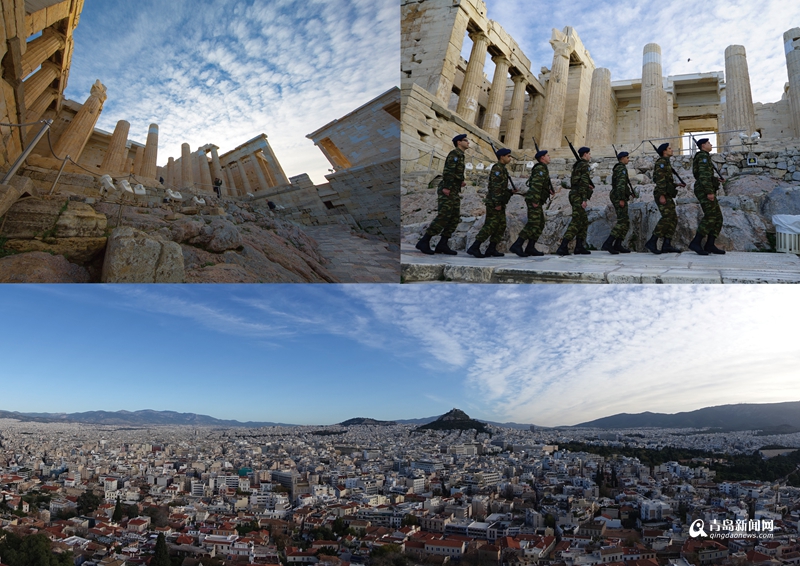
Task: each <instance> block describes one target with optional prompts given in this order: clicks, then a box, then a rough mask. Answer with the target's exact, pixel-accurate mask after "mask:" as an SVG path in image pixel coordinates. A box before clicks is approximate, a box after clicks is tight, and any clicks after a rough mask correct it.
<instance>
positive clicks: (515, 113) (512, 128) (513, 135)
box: [505, 75, 528, 150]
mask: <svg viewBox="0 0 800 566" xmlns="http://www.w3.org/2000/svg"><path fill="white" fill-rule="evenodd" d="M511 80H512V81H514V94H512V96H511V108H509V110H508V124H506V137H505V140H506V141H505V146H506V147H507V148H509V149H511V150H517V149H519V136H520V133H522V119H523V117H524V113H525V85H527V84H528V81H526V80H525V77H524V76H523V75H514V76H513V77H511Z"/></svg>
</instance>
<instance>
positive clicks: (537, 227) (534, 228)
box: [517, 201, 544, 242]
mask: <svg viewBox="0 0 800 566" xmlns="http://www.w3.org/2000/svg"><path fill="white" fill-rule="evenodd" d="M525 204H527V205H528V223H527V224H525V227H524V228H523V229H522V231H521V232H520V233H519V236H517V237H518V238H522V239H523V240H531V241H534V242H535V241H536V240H538V239H539V236H541V235H542V232H543V231H544V207H542V205H538V206H533V203H532V202H528V201H526V202H525Z"/></svg>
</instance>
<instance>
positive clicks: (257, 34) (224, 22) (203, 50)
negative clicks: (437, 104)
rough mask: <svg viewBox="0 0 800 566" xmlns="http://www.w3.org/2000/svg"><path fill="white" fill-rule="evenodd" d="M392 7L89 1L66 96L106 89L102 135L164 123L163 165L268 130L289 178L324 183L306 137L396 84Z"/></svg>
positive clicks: (224, 0) (377, 3) (334, 0)
mask: <svg viewBox="0 0 800 566" xmlns="http://www.w3.org/2000/svg"><path fill="white" fill-rule="evenodd" d="M399 46H400V23H399V9H398V6H397V2H396V1H395V0H303V1H300V0H269V1H265V0H213V1H212V0H169V2H161V1H159V0H141V1H137V2H129V1H126V0H86V3H85V4H84V8H83V13H82V14H81V19H80V24H79V25H78V28H77V29H76V32H75V51H74V56H73V60H72V67H71V69H70V77H69V84H68V87H67V91H66V96H67V98H70V99H73V100H76V101H78V102H81V103H82V102H83V101H84V100H85V99H86V97H87V96H88V94H89V89H90V87H91V85H92V83H93V82H94V81H95V80H96V79H100V80H101V82H102V83H103V84H105V85H106V87H107V88H108V100H107V101H106V103H105V106H104V108H103V113H102V114H101V116H100V120H99V121H98V124H97V127H99V128H101V129H104V130H106V131H109V132H110V131H113V129H114V126H115V125H116V123H117V121H118V120H127V121H129V122H130V123H131V130H130V139H132V140H135V141H138V142H140V143H144V142H145V140H146V137H147V128H148V126H149V124H150V123H157V124H158V125H159V153H158V164H159V165H165V164H166V162H167V159H168V158H169V157H170V156H172V157H175V158H177V157H179V156H180V146H181V144H182V143H184V142H187V143H189V144H190V146H191V148H192V150H193V151H194V150H196V149H197V148H198V147H199V146H201V145H205V144H207V143H214V144H216V145H218V146H219V147H220V150H221V153H223V152H225V151H228V150H231V149H234V148H235V147H236V146H238V145H239V144H242V143H244V142H245V141H247V140H249V139H251V138H253V137H255V136H257V135H258V134H260V133H262V132H263V133H265V134H267V136H268V138H269V141H270V144H271V145H272V147H273V149H274V151H275V153H276V155H277V156H278V160H279V161H280V162H281V165H282V166H283V168H284V171H285V172H286V174H287V176H289V177H291V176H293V175H298V174H300V173H308V174H309V175H310V176H311V178H312V179H313V180H314V182H316V183H322V182H325V179H324V177H323V176H324V175H325V174H326V173H328V168H329V167H330V164H329V163H328V161H327V160H326V159H325V158H324V156H323V155H322V152H320V151H319V149H317V147H316V146H314V144H313V142H312V141H311V140H309V139H306V137H305V136H306V134H309V133H311V132H313V131H315V130H317V129H318V128H320V127H322V126H323V125H325V124H327V123H328V122H330V121H331V120H334V119H336V118H339V117H341V116H343V115H345V114H347V113H348V112H350V111H352V110H354V109H355V108H357V107H358V106H360V105H362V104H364V103H366V102H368V101H369V100H371V99H372V98H374V97H376V96H378V95H379V94H381V93H383V92H385V91H386V90H388V89H390V88H392V87H393V86H397V85H398V84H399V76H398V75H399V71H398V69H399V64H400V53H399V50H400V49H399Z"/></svg>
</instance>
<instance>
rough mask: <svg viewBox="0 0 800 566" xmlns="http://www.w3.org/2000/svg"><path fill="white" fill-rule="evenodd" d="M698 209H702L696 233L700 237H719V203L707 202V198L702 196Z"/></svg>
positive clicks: (715, 200) (720, 215)
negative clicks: (701, 216)
mask: <svg viewBox="0 0 800 566" xmlns="http://www.w3.org/2000/svg"><path fill="white" fill-rule="evenodd" d="M700 208H702V209H703V219H702V220H701V221H700V225H699V226H698V227H697V233H698V234H700V235H702V236H714V237H715V238H716V237H717V236H719V233H720V231H721V230H722V210H721V209H720V207H719V201H718V200H717V199H716V198H715V199H714V200H708V197H706V196H705V195H703V198H702V199H701V200H700Z"/></svg>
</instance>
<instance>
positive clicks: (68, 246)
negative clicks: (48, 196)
mask: <svg viewBox="0 0 800 566" xmlns="http://www.w3.org/2000/svg"><path fill="white" fill-rule="evenodd" d="M5 247H6V249H9V250H14V251H16V252H19V253H24V252H34V251H39V252H48V253H51V254H56V255H60V256H64V257H65V258H66V259H67V260H69V261H71V262H73V263H78V264H84V263H89V262H90V261H92V260H93V259H94V258H95V257H97V256H99V255H100V254H101V253H103V250H105V247H106V238H55V239H52V240H47V241H42V240H8V241H7V242H6V246H5Z"/></svg>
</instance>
